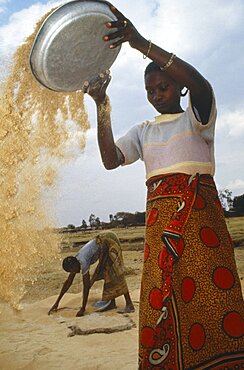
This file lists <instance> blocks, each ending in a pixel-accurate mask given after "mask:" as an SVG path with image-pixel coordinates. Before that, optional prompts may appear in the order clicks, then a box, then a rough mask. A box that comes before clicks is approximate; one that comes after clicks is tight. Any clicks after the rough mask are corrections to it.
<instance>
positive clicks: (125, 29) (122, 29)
mask: <svg viewBox="0 0 244 370" xmlns="http://www.w3.org/2000/svg"><path fill="white" fill-rule="evenodd" d="M110 9H111V11H112V12H113V13H114V15H115V16H116V17H117V21H114V22H107V23H106V27H107V28H110V29H112V28H117V31H115V32H113V33H110V34H108V35H105V36H104V37H103V39H104V41H111V40H115V41H114V42H113V43H110V46H109V47H110V48H111V49H113V48H116V47H117V46H119V45H121V44H122V43H124V42H126V41H128V42H129V44H130V46H131V47H132V48H135V49H137V48H139V47H140V45H141V44H142V43H143V42H144V43H145V42H146V40H145V39H144V38H143V37H142V36H141V34H140V33H139V32H138V31H137V29H136V28H135V27H134V25H133V24H132V22H131V21H130V20H129V19H128V18H126V17H125V16H124V15H123V14H122V13H121V12H120V11H119V10H118V9H116V8H115V7H114V6H113V5H112V6H111V8H110Z"/></svg>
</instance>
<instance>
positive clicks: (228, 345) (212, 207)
mask: <svg viewBox="0 0 244 370" xmlns="http://www.w3.org/2000/svg"><path fill="white" fill-rule="evenodd" d="M111 10H112V12H113V13H114V14H115V15H116V17H117V21H115V22H111V23H106V25H105V26H106V27H107V28H109V29H113V28H115V29H116V30H115V32H113V33H111V34H109V35H105V36H104V41H105V42H108V45H109V46H108V47H110V48H114V47H117V46H119V45H120V44H122V43H123V42H126V41H128V42H129V44H130V46H131V47H132V48H134V49H137V50H138V51H139V52H141V53H142V54H143V55H144V57H148V58H150V59H151V60H152V61H153V62H152V63H150V64H149V65H148V67H147V69H146V71H145V88H146V91H147V98H148V101H149V102H150V103H151V104H152V105H153V106H154V107H155V109H156V110H157V111H158V113H160V115H159V116H158V117H156V118H155V120H154V121H152V122H147V123H143V124H140V125H137V126H135V127H133V128H132V129H131V130H130V131H129V132H128V133H127V134H126V135H125V136H123V137H122V138H120V139H119V140H118V141H117V142H116V143H115V142H114V138H113V133H112V128H111V121H110V113H109V99H108V97H107V95H106V88H107V86H108V83H109V81H110V77H109V75H106V76H105V77H104V78H100V77H98V78H97V79H96V81H92V82H91V83H90V85H89V86H88V84H87V85H86V86H88V90H89V94H90V96H91V97H92V98H93V99H94V101H95V102H96V106H97V121H98V143H99V147H100V152H101V157H102V160H103V163H104V166H105V168H106V169H113V168H116V167H118V166H120V165H127V164H130V163H133V162H134V161H136V160H137V159H139V158H141V159H142V160H143V161H144V162H145V167H146V176H147V188H148V195H147V221H146V239H145V254H144V257H145V258H144V269H143V276H142V287H141V300H140V333H139V368H140V369H210V368H211V369H240V368H241V367H242V366H243V363H244V354H243V348H244V342H243V334H244V324H243V299H242V295H241V287H240V281H239V277H238V274H237V270H236V264H235V259H234V251H233V245H232V241H231V239H230V236H229V233H228V230H227V227H226V225H225V220H224V214H223V211H222V208H221V205H220V202H219V200H218V196H217V190H216V187H215V183H214V180H213V175H214V126H215V120H216V108H215V99H214V94H213V91H212V88H211V86H210V84H209V82H208V81H207V80H206V79H205V78H204V77H203V76H202V75H201V74H200V73H199V72H198V71H197V70H196V69H194V68H193V67H192V66H191V65H189V64H188V63H186V62H185V61H183V60H181V59H180V58H178V57H176V56H175V55H174V54H172V53H168V52H167V51H165V50H163V49H161V48H159V47H158V46H156V45H154V44H153V43H152V42H151V41H147V40H146V39H145V38H143V37H142V36H141V35H140V34H139V33H138V31H137V30H136V29H135V27H134V26H133V24H132V23H131V22H130V21H129V20H128V19H126V18H125V16H124V15H123V14H122V13H120V12H119V11H118V10H117V9H115V8H114V7H113V6H111ZM183 88H186V89H188V90H189V92H190V97H189V106H188V108H187V109H186V111H185V112H184V111H183V109H182V107H181V103H180V99H181V95H182V90H183ZM88 90H85V91H86V92H88Z"/></svg>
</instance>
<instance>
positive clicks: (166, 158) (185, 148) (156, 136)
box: [116, 96, 217, 179]
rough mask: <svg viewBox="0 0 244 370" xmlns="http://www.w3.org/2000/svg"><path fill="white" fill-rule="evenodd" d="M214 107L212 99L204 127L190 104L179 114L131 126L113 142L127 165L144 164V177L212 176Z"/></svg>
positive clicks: (213, 167)
mask: <svg viewBox="0 0 244 370" xmlns="http://www.w3.org/2000/svg"><path fill="white" fill-rule="evenodd" d="M216 116H217V112H216V106H215V98H214V96H213V101H212V107H211V113H210V117H209V121H208V123H207V124H205V125H203V124H202V123H201V122H200V121H198V120H197V118H196V116H195V114H194V112H193V108H192V106H191V102H190V99H189V106H188V108H187V109H186V111H185V112H183V113H176V114H161V115H159V116H157V117H155V119H154V121H152V122H150V121H147V122H143V123H141V124H138V125H136V126H134V127H132V128H131V129H130V130H129V131H128V132H127V134H125V135H124V136H122V137H121V138H120V139H119V140H118V141H117V142H116V145H117V147H118V148H119V149H120V150H121V152H122V153H123V155H124V158H125V162H124V164H123V165H127V164H130V163H133V162H135V161H137V160H138V159H139V158H140V159H141V160H143V161H144V163H145V168H146V178H147V179H149V178H150V177H152V176H156V175H159V174H166V173H174V172H181V173H186V174H190V175H191V174H194V173H199V174H210V175H212V176H213V175H214V172H215V160H214V131H215V121H216Z"/></svg>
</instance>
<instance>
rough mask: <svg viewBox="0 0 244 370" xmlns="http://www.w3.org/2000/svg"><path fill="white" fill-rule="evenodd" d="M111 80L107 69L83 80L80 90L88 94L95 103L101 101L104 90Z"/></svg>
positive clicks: (103, 97)
mask: <svg viewBox="0 0 244 370" xmlns="http://www.w3.org/2000/svg"><path fill="white" fill-rule="evenodd" d="M110 80H111V75H110V72H109V71H105V72H104V73H100V74H99V75H98V76H97V77H95V78H93V79H92V80H90V81H85V82H84V85H83V88H82V91H83V92H84V93H87V94H88V95H90V96H91V97H92V98H93V100H94V101H95V102H96V103H100V102H102V101H103V100H104V99H105V97H106V90H107V87H108V85H109V82H110Z"/></svg>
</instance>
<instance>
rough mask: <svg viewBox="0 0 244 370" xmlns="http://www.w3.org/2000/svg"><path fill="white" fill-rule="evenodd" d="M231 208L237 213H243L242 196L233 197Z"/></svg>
mask: <svg viewBox="0 0 244 370" xmlns="http://www.w3.org/2000/svg"><path fill="white" fill-rule="evenodd" d="M233 208H234V210H235V211H237V212H240V213H243V212H244V194H242V195H240V196H236V197H234V200H233Z"/></svg>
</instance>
